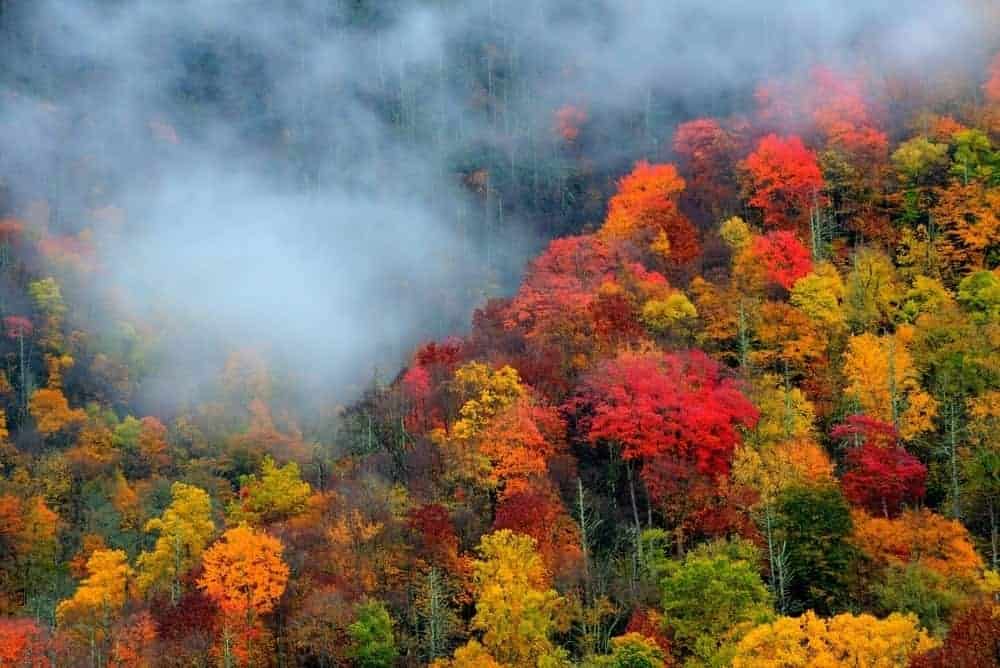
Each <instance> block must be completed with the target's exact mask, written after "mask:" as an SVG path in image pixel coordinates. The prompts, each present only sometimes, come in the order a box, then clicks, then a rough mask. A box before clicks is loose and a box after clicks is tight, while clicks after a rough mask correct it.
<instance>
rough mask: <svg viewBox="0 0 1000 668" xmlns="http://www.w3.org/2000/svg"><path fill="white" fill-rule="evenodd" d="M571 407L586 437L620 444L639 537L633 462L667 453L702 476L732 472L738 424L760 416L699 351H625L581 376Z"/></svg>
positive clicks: (748, 424) (749, 423) (748, 423)
mask: <svg viewBox="0 0 1000 668" xmlns="http://www.w3.org/2000/svg"><path fill="white" fill-rule="evenodd" d="M571 405H572V406H573V407H574V408H575V409H576V410H577V415H578V419H579V427H580V429H581V431H582V433H584V434H586V437H587V440H589V441H590V442H591V443H592V444H595V445H596V444H598V443H607V444H609V445H610V446H611V447H613V448H617V449H618V450H619V451H620V454H621V457H622V459H624V460H625V462H626V472H627V474H628V477H629V496H630V499H631V502H632V517H633V521H634V523H635V531H636V535H638V534H639V533H641V531H642V529H641V526H640V522H639V512H638V508H637V505H636V498H635V485H634V481H633V474H632V466H631V465H632V462H633V461H640V462H642V461H646V460H650V459H653V458H657V457H664V458H667V459H671V460H676V461H678V462H681V463H683V464H684V465H686V466H690V467H691V469H692V470H693V471H696V472H697V473H700V474H701V475H705V476H709V477H712V476H717V475H725V474H728V472H729V467H730V464H731V462H732V456H733V450H734V449H735V447H736V445H737V443H739V441H740V434H739V428H740V427H744V428H749V427H752V426H753V425H754V423H755V422H756V421H757V417H758V413H757V410H756V409H755V408H754V407H753V405H752V404H751V403H750V402H749V401H748V400H747V398H746V397H745V396H744V395H743V393H742V392H741V391H740V387H739V385H738V384H737V383H736V382H735V381H733V380H732V379H730V378H726V377H725V376H724V374H723V373H722V369H721V367H720V366H719V364H718V363H717V362H715V361H714V360H712V359H711V358H709V357H708V356H707V355H706V354H705V353H703V352H700V351H696V350H694V351H689V352H685V353H670V354H659V353H646V354H636V353H622V354H620V355H619V356H618V357H617V358H615V359H613V360H609V361H607V362H605V363H603V364H601V365H600V366H599V367H598V368H597V369H595V370H594V372H592V373H591V374H589V375H588V376H587V377H586V378H585V379H584V381H583V383H582V385H581V391H580V396H579V397H578V398H577V399H576V400H574V401H573V402H572V404H571ZM636 549H637V551H640V550H641V547H638V546H637V548H636ZM640 556H641V555H640Z"/></svg>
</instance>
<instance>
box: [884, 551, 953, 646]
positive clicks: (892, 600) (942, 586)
mask: <svg viewBox="0 0 1000 668" xmlns="http://www.w3.org/2000/svg"><path fill="white" fill-rule="evenodd" d="M873 589H874V592H875V596H876V597H877V599H878V606H879V608H880V609H881V610H882V611H884V612H885V613H886V614H889V613H893V612H900V613H910V614H913V615H916V616H917V619H919V620H920V625H921V626H922V627H924V628H925V629H927V630H929V631H931V632H932V633H933V634H934V635H935V636H937V637H941V636H943V635H944V632H945V631H947V629H948V620H949V618H950V617H951V614H952V612H954V611H955V610H956V609H957V608H958V607H959V606H960V605H962V604H963V603H965V602H966V599H967V594H968V591H967V590H965V591H963V590H964V589H966V588H964V587H962V586H961V584H956V583H954V582H949V581H948V579H947V578H945V577H944V576H943V575H941V574H940V573H936V572H934V571H932V570H930V569H929V568H925V567H923V566H921V565H920V564H907V565H906V566H890V567H889V568H887V569H886V570H885V575H884V578H883V580H882V581H881V582H878V583H876V584H875V586H874V587H873Z"/></svg>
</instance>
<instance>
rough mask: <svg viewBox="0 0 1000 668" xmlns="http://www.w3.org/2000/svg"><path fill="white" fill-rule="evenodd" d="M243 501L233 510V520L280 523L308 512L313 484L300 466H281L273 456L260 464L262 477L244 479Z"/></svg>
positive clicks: (254, 522) (232, 507)
mask: <svg viewBox="0 0 1000 668" xmlns="http://www.w3.org/2000/svg"><path fill="white" fill-rule="evenodd" d="M242 483H243V487H242V489H241V490H240V499H239V500H238V501H234V502H233V505H232V506H231V507H230V508H229V512H230V515H231V517H232V518H233V519H234V520H236V521H237V522H239V521H247V522H250V523H251V524H255V525H256V524H261V523H264V524H266V523H269V522H277V521H279V520H285V519H289V518H291V517H294V516H296V515H298V514H299V513H301V512H302V511H304V510H305V509H306V501H308V499H309V496H310V495H311V494H312V488H311V487H309V483H307V482H305V481H303V480H302V476H301V474H300V473H299V465H298V464H296V463H295V462H288V463H287V464H285V465H284V466H278V465H277V464H275V463H274V459H272V458H271V456H270V455H268V456H266V457H264V461H263V462H261V465H260V477H258V476H255V475H250V476H246V477H245V478H243V480H242Z"/></svg>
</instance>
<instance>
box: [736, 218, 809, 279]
mask: <svg viewBox="0 0 1000 668" xmlns="http://www.w3.org/2000/svg"><path fill="white" fill-rule="evenodd" d="M751 253H752V254H753V257H754V258H755V259H756V260H757V261H758V262H760V263H761V264H762V265H763V266H764V270H765V272H766V273H767V279H768V280H769V281H770V282H772V283H776V284H777V285H780V286H781V287H783V288H785V289H786V290H790V289H791V288H792V286H793V285H795V282H796V281H797V280H799V279H800V278H802V277H804V276H806V275H807V274H809V272H810V271H812V260H811V259H810V254H809V249H808V248H806V247H805V246H803V245H802V242H801V241H799V240H798V238H797V237H796V236H795V233H794V232H789V231H788V230H774V231H771V232H768V233H767V234H765V235H763V236H759V237H756V238H754V240H753V245H752V246H751Z"/></svg>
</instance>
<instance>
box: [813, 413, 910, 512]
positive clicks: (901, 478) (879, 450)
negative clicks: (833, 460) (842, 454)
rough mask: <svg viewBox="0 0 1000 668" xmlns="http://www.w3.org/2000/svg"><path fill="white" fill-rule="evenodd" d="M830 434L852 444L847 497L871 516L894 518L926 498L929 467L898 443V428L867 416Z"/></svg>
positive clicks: (855, 418)
mask: <svg viewBox="0 0 1000 668" xmlns="http://www.w3.org/2000/svg"><path fill="white" fill-rule="evenodd" d="M830 435H831V436H832V437H833V438H834V439H836V440H841V441H846V442H848V443H849V444H851V448H850V450H849V451H848V453H847V457H846V464H847V471H846V472H845V473H844V475H843V477H842V478H841V486H842V488H843V490H844V496H846V497H847V499H848V500H849V501H850V502H851V503H853V504H855V505H857V506H861V507H862V508H864V509H865V510H867V511H868V512H870V513H875V514H882V515H884V516H886V517H895V516H896V515H898V514H899V513H900V512H901V511H902V509H903V506H904V505H906V504H913V503H916V502H917V501H919V500H920V499H922V498H923V496H924V492H925V486H926V481H927V467H926V466H924V465H923V464H922V463H921V462H920V460H919V459H917V458H916V457H914V456H913V455H911V454H910V453H908V452H907V451H906V450H905V449H904V448H903V447H902V446H901V445H900V444H899V435H898V433H897V432H896V428H895V427H894V426H893V425H891V424H888V423H886V422H882V421H880V420H876V419H874V418H870V417H868V416H865V415H852V416H850V417H848V418H847V420H846V421H845V422H844V423H843V424H840V425H837V426H836V427H834V429H833V430H832V431H831V432H830Z"/></svg>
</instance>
